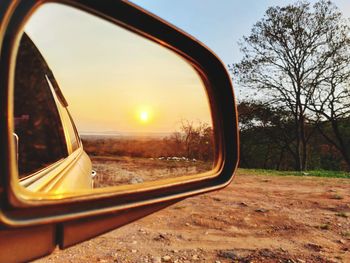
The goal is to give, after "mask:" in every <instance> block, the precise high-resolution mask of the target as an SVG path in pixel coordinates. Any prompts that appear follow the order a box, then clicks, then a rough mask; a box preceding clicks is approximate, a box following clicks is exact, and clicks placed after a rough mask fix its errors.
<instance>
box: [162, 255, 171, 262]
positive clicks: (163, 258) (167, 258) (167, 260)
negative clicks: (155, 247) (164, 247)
mask: <svg viewBox="0 0 350 263" xmlns="http://www.w3.org/2000/svg"><path fill="white" fill-rule="evenodd" d="M162 260H163V262H170V261H171V257H170V256H164V257H162Z"/></svg>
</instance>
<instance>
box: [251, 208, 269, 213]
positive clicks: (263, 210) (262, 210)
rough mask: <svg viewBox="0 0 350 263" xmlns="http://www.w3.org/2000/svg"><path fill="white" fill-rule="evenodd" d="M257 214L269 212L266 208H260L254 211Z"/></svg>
mask: <svg viewBox="0 0 350 263" xmlns="http://www.w3.org/2000/svg"><path fill="white" fill-rule="evenodd" d="M254 211H255V212H259V213H266V212H268V211H269V210H267V209H265V208H258V209H255V210H254Z"/></svg>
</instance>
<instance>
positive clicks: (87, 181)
mask: <svg viewBox="0 0 350 263" xmlns="http://www.w3.org/2000/svg"><path fill="white" fill-rule="evenodd" d="M67 107H68V103H67V102H66V100H65V98H64V96H63V94H62V93H61V91H60V88H59V86H58V83H57V81H56V79H55V77H54V75H53V73H52V71H51V70H50V68H49V66H48V64H47V63H46V61H45V59H44V58H43V56H42V55H41V53H40V51H39V50H38V49H37V47H36V46H35V44H34V43H33V42H32V40H31V39H30V38H29V37H28V36H27V34H25V33H24V34H23V36H22V38H21V42H20V46H19V49H18V53H17V68H16V72H15V109H14V112H15V134H14V136H15V138H16V144H17V145H18V147H17V148H18V150H17V156H18V157H17V159H18V170H19V176H20V184H21V185H22V186H24V187H26V188H27V189H28V190H30V191H34V192H49V191H51V192H52V191H53V192H56V193H60V192H74V191H77V190H81V189H89V188H91V187H92V185H93V182H92V167H91V161H90V159H89V157H88V156H87V154H86V153H85V152H84V150H83V145H82V143H81V140H80V138H79V135H78V133H77V130H76V128H75V125H74V122H73V120H72V118H71V116H70V114H69V111H68V109H67Z"/></svg>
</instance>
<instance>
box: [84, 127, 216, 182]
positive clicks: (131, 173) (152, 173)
mask: <svg viewBox="0 0 350 263" xmlns="http://www.w3.org/2000/svg"><path fill="white" fill-rule="evenodd" d="M81 137H82V141H83V145H84V150H85V151H86V152H87V154H88V155H89V157H90V159H91V161H92V164H93V169H94V170H95V171H96V172H97V175H96V177H95V178H94V186H95V187H106V186H111V185H120V184H136V183H142V182H144V181H155V180H159V179H164V178H171V177H178V176H183V175H194V174H198V173H203V172H206V171H209V170H211V168H212V165H213V160H214V150H213V149H214V146H213V131H212V128H211V127H210V126H209V125H208V124H206V123H197V124H195V123H193V122H192V123H191V122H189V121H186V122H182V124H181V129H180V130H179V131H178V132H174V133H172V134H170V135H168V136H165V137H160V136H159V135H153V136H151V135H149V136H117V135H107V134H104V135H103V134H100V135H98V134H95V135H93V134H90V135H82V136H81Z"/></svg>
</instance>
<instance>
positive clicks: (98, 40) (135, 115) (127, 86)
mask: <svg viewBox="0 0 350 263" xmlns="http://www.w3.org/2000/svg"><path fill="white" fill-rule="evenodd" d="M132 1H133V2H134V3H135V4H137V5H139V6H141V7H143V8H145V9H147V10H149V11H150V12H152V13H154V14H156V15H158V16H160V17H161V18H163V19H165V20H167V21H169V22H170V23H172V24H174V25H175V26H177V27H179V28H181V29H182V30H184V31H186V32H188V33H189V34H191V35H192V36H194V37H195V38H197V39H198V40H199V41H201V42H202V43H204V44H205V45H206V46H208V47H209V48H210V49H211V50H213V52H214V53H216V54H217V55H218V57H219V58H220V59H221V60H222V61H223V63H224V64H225V65H228V64H232V63H235V62H239V60H240V58H241V53H240V51H239V46H238V41H239V40H240V39H241V38H242V36H244V35H249V32H250V30H251V28H252V26H253V25H254V24H255V23H256V22H257V21H258V20H260V19H261V18H262V17H263V15H264V12H265V11H266V9H267V8H268V7H269V6H275V5H281V4H283V5H284V4H288V3H293V2H295V1H289V0H284V1H278V0H218V1H214V0H176V1H174V0H151V1H150V0H132ZM311 2H312V3H313V2H315V1H313V0H312V1H311ZM334 3H335V4H336V5H337V6H338V7H339V8H340V10H341V11H342V12H343V13H344V15H345V16H347V17H350V1H349V0H337V1H334ZM25 30H26V32H27V33H28V34H29V36H30V37H31V38H32V40H33V41H34V42H35V44H36V45H37V46H38V48H39V50H40V51H41V52H42V54H43V55H44V57H45V59H46V60H47V62H48V64H49V66H50V67H51V69H52V71H53V73H54V75H55V76H56V79H57V81H58V83H59V85H60V86H61V89H62V90H63V93H64V94H65V96H66V98H67V100H68V102H69V104H70V106H69V109H70V111H71V113H72V115H73V118H74V120H75V123H76V125H77V127H78V130H79V131H81V132H104V131H115V132H122V133H123V132H171V131H174V130H175V129H177V127H178V126H179V123H181V121H182V120H191V121H192V120H193V121H196V122H199V121H202V122H207V123H211V117H210V109H209V105H208V100H207V97H206V94H205V91H204V88H203V84H202V82H201V80H200V78H199V77H198V75H197V73H196V72H195V71H194V70H193V69H192V67H191V66H190V65H189V64H188V63H187V62H185V61H184V60H183V59H181V58H180V57H179V56H177V55H176V54H174V53H172V52H171V51H169V50H167V49H165V48H164V47H161V46H159V45H157V44H155V43H153V42H151V41H149V40H145V39H143V38H141V37H139V36H137V35H135V34H133V33H130V32H127V31H125V30H124V29H121V28H119V27H117V26H115V25H113V24H110V23H108V22H106V21H103V20H101V19H99V18H96V17H93V16H92V15H89V14H86V13H83V12H82V11H78V10H75V9H72V8H69V7H62V5H58V4H46V5H44V6H42V7H40V8H39V10H38V11H36V12H35V13H34V15H33V16H32V17H31V18H30V20H29V21H28V22H27V24H26V26H25ZM234 84H235V83H234ZM238 88H239V87H237V85H235V89H236V95H237V97H238V99H239V96H240V95H241V94H240V93H239V92H238V90H239V89H238Z"/></svg>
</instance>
